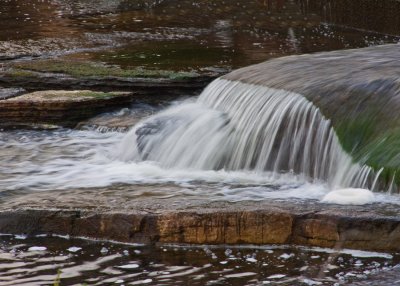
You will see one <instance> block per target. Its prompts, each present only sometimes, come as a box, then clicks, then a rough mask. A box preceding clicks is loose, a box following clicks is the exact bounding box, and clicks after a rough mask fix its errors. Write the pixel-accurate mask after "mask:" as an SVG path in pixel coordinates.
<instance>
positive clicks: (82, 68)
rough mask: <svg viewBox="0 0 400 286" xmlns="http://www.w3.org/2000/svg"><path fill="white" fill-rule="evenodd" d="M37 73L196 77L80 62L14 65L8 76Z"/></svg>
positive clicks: (187, 73) (167, 71)
mask: <svg viewBox="0 0 400 286" xmlns="http://www.w3.org/2000/svg"><path fill="white" fill-rule="evenodd" d="M36 73H60V74H66V75H69V76H72V77H76V78H81V77H120V78H165V79H185V78H192V77H196V76H197V74H196V73H193V72H183V71H171V70H157V69H144V68H142V67H134V68H125V69H122V68H120V67H119V66H109V65H105V64H102V63H97V62H88V61H80V60H75V61H73V60H53V59H50V60H35V61H24V62H18V63H14V64H12V65H10V66H9V69H8V70H7V71H6V75H7V76H10V77H31V76H35V75H36Z"/></svg>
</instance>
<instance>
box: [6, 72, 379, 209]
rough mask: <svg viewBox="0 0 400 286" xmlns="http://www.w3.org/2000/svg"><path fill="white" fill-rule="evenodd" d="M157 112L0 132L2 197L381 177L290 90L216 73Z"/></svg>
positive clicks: (309, 184) (224, 191)
mask: <svg viewBox="0 0 400 286" xmlns="http://www.w3.org/2000/svg"><path fill="white" fill-rule="evenodd" d="M135 110H136V111H135ZM140 110H141V112H139V111H140ZM146 110H148V111H147V112H146ZM156 110H157V108H156V109H154V108H152V107H146V106H143V105H139V107H136V109H135V108H133V109H131V110H129V109H126V110H122V111H120V112H118V113H113V114H109V115H103V117H104V118H111V119H113V118H118V117H121V116H122V117H123V118H126V117H128V118H131V119H132V120H133V121H131V123H133V122H137V120H138V119H139V118H142V117H143V116H144V117H145V118H144V119H143V120H142V121H140V122H138V123H137V124H136V125H134V126H133V127H132V129H131V130H130V131H129V132H128V133H123V132H115V131H110V129H109V130H108V131H109V132H104V131H107V129H105V130H104V129H103V128H101V127H100V129H99V127H96V129H95V130H91V129H90V125H85V124H83V127H85V126H86V127H85V128H86V129H89V130H65V129H60V130H53V131H7V132H2V133H1V141H0V146H1V147H2V148H1V151H0V157H1V159H2V161H3V164H2V166H1V167H0V179H1V180H0V184H1V187H2V189H3V195H5V196H6V195H7V194H16V193H21V192H22V193H25V192H32V191H49V190H53V191H54V190H62V189H82V188H98V187H108V186H115V185H121V184H122V185H126V186H129V185H135V186H139V190H136V192H135V193H136V195H138V196H140V194H143V193H145V194H147V192H146V191H145V192H142V191H140V189H143V190H146V185H152V184H156V185H158V187H157V189H158V190H157V191H156V192H155V193H154V195H155V196H158V197H163V196H178V197H185V196H189V197H191V196H193V195H194V196H195V197H197V198H208V199H209V200H220V199H225V200H230V201H238V200H244V199H251V200H260V199H265V198H293V197H294V198H301V199H318V200H319V199H322V198H323V197H324V196H325V195H326V194H327V193H328V192H329V191H331V190H334V189H338V188H345V187H359V188H371V189H374V185H375V184H376V177H377V175H379V174H376V175H375V174H374V172H373V171H372V170H371V168H369V167H367V166H363V165H360V164H358V163H354V162H353V161H352V158H351V157H350V156H349V155H348V154H347V153H346V152H344V151H343V150H342V148H341V146H340V144H339V142H338V139H337V137H336V134H335V132H334V130H333V129H332V127H331V125H330V121H329V120H327V119H325V118H324V117H323V116H322V115H321V113H320V112H319V110H318V109H317V108H316V107H314V106H313V105H312V103H310V102H308V101H307V100H306V99H304V98H303V97H301V96H300V95H298V94H295V93H293V92H286V91H282V90H277V89H270V88H266V87H263V86H255V85H249V84H244V83H239V82H231V81H228V80H223V79H218V80H216V81H214V82H213V83H212V84H211V85H209V87H208V88H206V89H205V90H204V92H203V93H202V95H200V97H198V98H197V99H196V98H191V99H186V100H183V101H180V102H175V103H173V104H172V106H170V107H169V108H166V109H164V110H162V111H160V112H158V113H156V114H154V115H151V114H152V113H153V112H155V111H156ZM150 115H151V116H150ZM100 118H101V117H100ZM103 120H104V119H103ZM111 130H115V129H111ZM117 130H118V129H117ZM165 185H172V188H171V187H165ZM128 189H129V187H128ZM355 200H357V201H359V199H358V198H357V197H355ZM380 200H382V198H381V199H380ZM383 200H386V199H385V198H383ZM357 201H355V202H354V203H357ZM359 202H361V201H359Z"/></svg>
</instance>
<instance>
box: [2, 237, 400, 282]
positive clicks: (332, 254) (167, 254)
mask: <svg viewBox="0 0 400 286" xmlns="http://www.w3.org/2000/svg"><path fill="white" fill-rule="evenodd" d="M0 239H1V240H0V285H43V284H46V283H47V284H52V283H54V281H55V279H56V277H57V273H58V271H59V270H60V271H61V272H60V282H61V285H75V284H77V285H80V284H81V283H87V284H88V285H115V284H124V285H161V284H162V285H187V284H188V283H190V285H235V286H236V285H237V286H239V285H241V286H242V285H299V286H301V285H332V286H333V285H343V284H347V283H349V282H357V283H361V284H357V285H362V282H363V281H367V279H371V278H374V276H375V275H376V274H379V275H382V273H389V274H390V275H392V276H393V275H396V273H398V272H397V271H398V270H396V268H397V266H396V265H398V263H399V261H400V257H399V256H398V254H389V253H374V252H365V251H351V250H343V251H339V252H336V251H334V250H331V249H322V248H304V247H297V248H296V247H289V246H273V245H266V246H247V247H243V246H236V247H234V246H220V247H215V246H205V245H203V246H190V245H161V246H159V247H155V246H144V245H129V244H116V243H110V242H104V241H103V242H101V241H93V240H85V239H77V238H70V239H68V238H61V237H44V236H40V237H27V238H26V239H25V240H24V241H23V242H24V243H22V244H21V243H20V242H21V240H19V239H17V238H16V237H15V236H11V235H8V236H5V235H4V236H1V237H0ZM38 245H41V246H42V247H45V248H46V249H45V251H29V250H30V249H32V248H33V247H37V246H38ZM78 248H79V251H77V252H71V249H74V250H75V249H78ZM103 248H106V249H107V250H108V251H107V252H103V251H102V249H103ZM379 275H378V277H379ZM399 275H400V274H397V276H399ZM338 283H339V284H338ZM379 285H382V286H383V285H391V284H379Z"/></svg>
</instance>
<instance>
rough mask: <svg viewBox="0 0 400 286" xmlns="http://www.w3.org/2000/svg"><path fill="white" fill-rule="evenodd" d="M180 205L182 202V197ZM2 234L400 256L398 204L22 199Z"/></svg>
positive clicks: (77, 194)
mask: <svg viewBox="0 0 400 286" xmlns="http://www.w3.org/2000/svg"><path fill="white" fill-rule="evenodd" d="M178 200H179V199H178ZM0 232H1V233H13V234H21V233H25V234H39V233H46V234H62V235H71V236H86V237H91V238H98V239H110V240H116V241H121V242H132V243H150V244H152V243H189V244H297V245H306V246H319V247H330V248H352V249H362V250H374V251H399V250H400V244H399V241H400V210H399V208H398V205H391V204H381V203H375V204H371V205H366V206H340V205H329V204H322V203H319V202H317V201H298V200H287V201H283V200H264V201H258V202H256V201H243V202H235V203H233V202H228V201H222V200H221V201H207V200H205V199H183V198H182V200H180V201H179V203H177V198H174V197H172V198H163V199H161V198H156V197H151V196H146V197H136V198H131V199H129V198H128V197H127V196H124V195H122V194H120V195H118V190H116V191H115V193H113V192H112V188H109V189H107V190H105V189H104V190H103V191H102V190H101V189H85V190H64V191H53V192H37V193H33V194H32V193H31V194H19V195H14V196H13V197H11V198H8V199H4V198H3V199H2V200H1V202H0Z"/></svg>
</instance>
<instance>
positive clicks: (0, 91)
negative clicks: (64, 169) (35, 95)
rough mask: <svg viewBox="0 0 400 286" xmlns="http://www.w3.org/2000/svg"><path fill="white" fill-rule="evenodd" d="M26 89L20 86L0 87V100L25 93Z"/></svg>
mask: <svg viewBox="0 0 400 286" xmlns="http://www.w3.org/2000/svg"><path fill="white" fill-rule="evenodd" d="M25 92H26V90H25V89H23V88H21V87H19V88H18V87H16V88H1V87H0V100H4V99H9V98H12V97H16V96H19V95H21V94H23V93H25Z"/></svg>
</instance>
